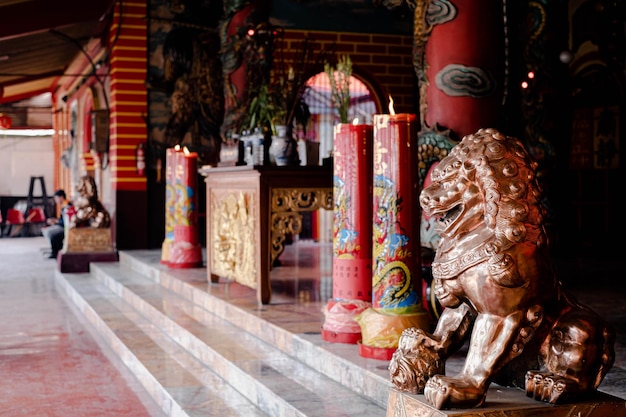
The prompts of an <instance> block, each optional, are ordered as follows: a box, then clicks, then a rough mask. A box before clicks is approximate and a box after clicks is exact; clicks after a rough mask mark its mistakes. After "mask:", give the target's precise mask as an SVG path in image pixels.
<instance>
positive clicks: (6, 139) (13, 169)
mask: <svg viewBox="0 0 626 417" xmlns="http://www.w3.org/2000/svg"><path fill="white" fill-rule="evenodd" d="M31 176H32V177H39V176H43V177H44V180H45V182H46V194H48V195H49V196H51V195H52V194H54V191H55V190H54V151H53V149H52V137H51V136H45V137H27V136H0V196H27V195H28V187H29V185H30V177H31ZM33 194H34V195H35V196H41V189H40V187H39V183H37V184H35V188H34V190H33Z"/></svg>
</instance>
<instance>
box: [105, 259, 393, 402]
mask: <svg viewBox="0 0 626 417" xmlns="http://www.w3.org/2000/svg"><path fill="white" fill-rule="evenodd" d="M159 260H160V251H154V250H133V251H124V252H121V253H120V265H123V266H125V267H128V268H130V269H132V270H134V271H136V272H138V273H140V274H141V275H144V276H147V277H151V279H153V280H154V281H155V282H158V283H159V284H160V285H161V286H163V287H165V288H168V289H169V290H171V291H173V292H175V293H177V294H179V295H180V296H182V297H184V298H185V299H186V300H188V301H189V302H192V303H194V304H196V305H201V306H203V307H204V308H205V309H206V310H207V311H210V312H211V313H213V314H215V315H217V316H219V317H221V318H223V319H225V320H228V321H230V322H231V323H233V324H234V325H236V326H238V327H240V328H242V329H244V330H246V331H247V332H248V333H251V334H253V335H254V336H256V337H258V338H259V339H261V340H263V341H265V342H267V343H268V344H270V345H272V346H274V347H276V348H278V349H280V350H281V351H282V352H284V353H286V354H288V355H290V356H292V357H294V358H296V359H298V360H299V361H300V362H302V363H304V364H307V365H308V366H310V367H311V368H313V369H315V370H316V371H318V372H320V373H322V374H324V375H326V376H328V377H329V378H331V379H333V380H335V381H337V382H339V383H340V384H342V385H343V386H346V387H347V388H349V389H351V390H352V391H354V392H356V393H358V394H360V395H363V396H365V397H367V398H369V399H371V400H372V401H373V402H374V403H376V404H377V405H379V406H380V407H382V408H386V406H387V401H388V397H389V390H390V388H391V382H390V380H389V371H388V368H387V367H388V363H389V362H388V361H379V360H375V359H368V358H364V357H361V356H359V353H358V347H357V346H356V345H351V344H342V343H328V342H325V341H323V340H322V338H321V335H320V332H321V325H322V323H323V320H324V318H323V313H322V306H321V305H319V303H317V304H316V303H308V304H307V305H308V308H307V307H304V306H302V305H298V306H297V307H294V306H293V305H292V304H293V300H292V299H289V298H287V299H281V298H280V295H277V294H273V295H272V303H271V304H270V305H263V306H259V305H258V304H257V302H256V290H254V289H251V288H246V287H243V286H241V285H237V284H234V285H233V284H229V283H228V282H220V283H219V284H211V283H207V276H206V270H205V269H171V268H168V267H166V266H164V265H161V264H160V263H159ZM102 265H103V266H105V267H106V265H105V264H102Z"/></svg>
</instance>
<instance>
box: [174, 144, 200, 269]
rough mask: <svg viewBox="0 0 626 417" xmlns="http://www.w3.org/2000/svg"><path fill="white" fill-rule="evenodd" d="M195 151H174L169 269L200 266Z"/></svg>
mask: <svg viewBox="0 0 626 417" xmlns="http://www.w3.org/2000/svg"><path fill="white" fill-rule="evenodd" d="M197 171H198V154H197V153H196V152H189V151H188V150H187V148H185V149H183V152H178V153H176V167H175V173H174V176H175V185H174V190H175V199H176V201H175V203H174V243H173V244H172V249H171V251H170V259H169V261H168V265H169V266H170V267H172V268H192V267H197V266H201V265H202V248H201V247H200V245H199V244H198V204H197V200H198V196H197V193H196V190H197V177H198V173H197Z"/></svg>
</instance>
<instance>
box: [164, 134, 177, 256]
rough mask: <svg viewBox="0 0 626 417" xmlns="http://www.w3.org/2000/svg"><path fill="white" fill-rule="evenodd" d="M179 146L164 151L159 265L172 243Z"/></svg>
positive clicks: (168, 252) (168, 253)
mask: <svg viewBox="0 0 626 417" xmlns="http://www.w3.org/2000/svg"><path fill="white" fill-rule="evenodd" d="M180 152H182V151H181V150H180V146H178V145H176V147H175V148H168V149H166V150H165V239H163V244H162V245H161V263H165V264H166V263H167V262H168V261H169V258H170V250H171V248H172V243H173V242H174V225H175V218H174V208H175V204H176V191H175V188H174V187H175V184H176V175H175V174H176V164H177V154H178V153H180Z"/></svg>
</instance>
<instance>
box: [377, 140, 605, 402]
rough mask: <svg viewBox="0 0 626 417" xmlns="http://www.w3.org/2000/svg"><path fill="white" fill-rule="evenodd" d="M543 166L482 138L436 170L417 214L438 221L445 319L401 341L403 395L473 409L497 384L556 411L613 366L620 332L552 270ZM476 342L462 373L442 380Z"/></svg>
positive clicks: (398, 363)
mask: <svg viewBox="0 0 626 417" xmlns="http://www.w3.org/2000/svg"><path fill="white" fill-rule="evenodd" d="M536 167H537V163H536V162H534V161H532V160H531V157H530V156H529V154H528V153H527V152H526V150H525V149H524V147H523V145H522V143H521V142H520V141H519V140H517V139H515V138H512V137H508V136H505V135H503V134H501V133H500V132H498V131H497V130H494V129H480V130H478V131H477V132H476V133H475V134H472V135H467V136H465V137H464V138H463V140H462V141H461V142H460V143H459V144H458V145H457V146H455V147H454V148H453V149H452V151H451V152H450V154H449V155H448V156H447V157H445V158H444V159H443V160H442V161H441V162H440V163H439V165H438V166H437V167H436V168H435V169H434V170H433V173H432V176H431V178H432V184H431V185H429V186H428V187H427V188H425V189H424V190H423V191H422V193H421V195H420V205H421V206H422V209H423V210H424V212H425V213H426V214H427V215H429V216H436V217H437V218H438V222H437V232H438V233H439V234H440V235H441V241H440V244H439V246H438V248H437V252H436V255H435V259H434V262H433V264H432V273H433V279H434V280H435V294H436V296H437V299H438V300H439V302H440V303H441V305H442V306H443V307H444V310H443V313H442V315H441V317H440V319H439V321H438V322H437V325H436V328H435V330H434V333H432V334H430V333H428V332H426V331H423V330H421V329H417V328H410V329H406V330H405V331H404V332H403V333H402V335H401V337H400V340H399V343H398V349H397V350H396V352H395V353H394V355H393V358H392V359H391V361H390V364H389V371H390V376H391V382H392V383H393V384H394V385H395V387H396V388H398V389H399V390H402V391H408V392H411V393H422V392H423V393H424V396H425V398H426V400H427V401H428V402H429V403H430V404H432V405H433V406H434V407H436V408H437V409H444V408H470V407H479V406H481V405H483V403H484V401H485V397H486V395H487V390H488V388H489V385H490V384H491V383H492V382H495V383H497V384H499V385H502V386H514V387H519V388H523V389H525V391H526V395H528V396H529V397H532V398H534V399H536V400H539V401H546V402H549V403H553V404H554V403H558V402H567V401H568V400H571V399H573V398H578V397H580V396H582V395H583V394H586V393H589V392H591V391H593V390H595V389H596V388H597V387H598V386H599V385H600V382H602V379H603V378H604V376H605V375H606V373H607V372H608V371H609V369H610V368H611V366H612V365H613V361H614V359H615V353H614V347H613V345H614V341H615V333H614V330H613V329H611V328H610V327H609V326H608V324H607V323H606V322H605V321H604V320H602V319H601V318H600V317H599V316H598V315H597V314H595V313H594V312H593V311H591V310H590V309H589V308H587V307H585V306H583V305H580V304H579V303H578V302H576V301H575V300H574V299H573V298H572V297H571V296H568V295H567V294H566V293H565V291H564V290H563V289H562V288H561V286H560V284H559V282H558V281H557V279H556V277H555V276H554V273H553V271H552V267H551V263H550V258H549V253H548V245H547V238H546V232H545V230H544V227H543V216H544V211H543V209H542V207H541V204H540V198H541V192H540V187H539V184H538V182H537V179H536V174H535V170H536ZM468 338H469V345H468V351H467V355H466V357H465V363H464V365H463V367H462V370H461V371H460V373H459V374H458V375H454V376H448V375H445V360H446V358H448V357H450V356H451V355H452V354H454V353H455V352H456V351H458V350H459V349H460V348H461V347H462V346H463V344H464V343H465V342H466V340H467V339H468Z"/></svg>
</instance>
